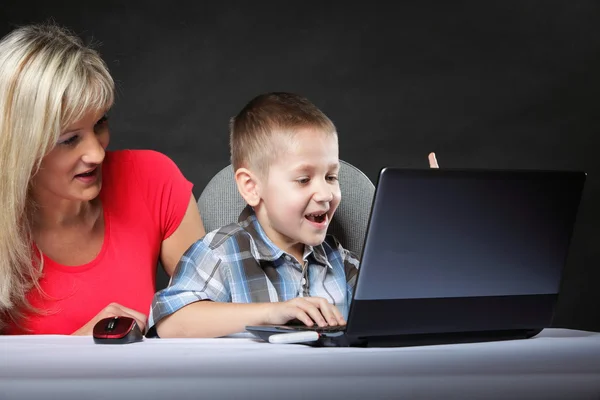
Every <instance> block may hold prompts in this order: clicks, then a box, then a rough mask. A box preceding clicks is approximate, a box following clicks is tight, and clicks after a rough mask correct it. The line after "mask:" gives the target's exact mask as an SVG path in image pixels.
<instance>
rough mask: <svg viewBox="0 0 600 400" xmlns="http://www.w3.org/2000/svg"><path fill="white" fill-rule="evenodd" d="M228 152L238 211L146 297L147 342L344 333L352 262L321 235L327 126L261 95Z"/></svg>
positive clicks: (330, 200) (280, 98)
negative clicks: (318, 330)
mask: <svg viewBox="0 0 600 400" xmlns="http://www.w3.org/2000/svg"><path fill="white" fill-rule="evenodd" d="M230 149H231V162H232V164H233V168H234V171H235V180H236V183H237V187H238V190H239V192H240V194H241V195H242V197H243V198H244V199H245V200H246V203H247V204H248V205H247V206H246V208H245V209H244V211H243V212H242V213H241V215H240V217H239V220H238V223H237V224H230V225H227V226H225V227H223V228H220V229H217V230H215V231H213V232H210V233H208V234H207V235H206V236H205V237H203V238H202V239H200V240H198V241H197V242H196V243H194V244H193V245H192V246H191V247H190V248H189V249H188V250H187V251H186V253H185V254H184V255H183V257H182V259H181V261H180V262H179V264H178V266H177V269H176V271H175V273H174V275H173V277H172V279H171V282H170V284H169V287H167V288H166V289H164V290H162V291H160V292H158V293H157V294H156V295H155V296H154V301H153V304H152V310H151V313H150V319H149V323H148V326H149V327H150V329H149V332H148V334H149V336H153V335H155V334H158V336H160V337H218V336H225V335H228V334H232V333H236V332H241V331H244V328H245V326H248V325H261V324H284V323H286V322H288V321H290V320H292V319H298V320H299V321H301V322H302V323H304V324H306V325H309V326H311V325H314V324H317V325H319V326H326V325H331V326H336V325H345V324H346V321H345V317H346V316H347V314H348V309H349V305H350V301H351V296H352V290H353V287H354V284H355V281H356V274H357V268H358V265H359V261H358V259H357V257H356V256H355V255H354V254H351V253H350V252H349V251H348V250H346V249H344V248H342V246H340V244H339V243H338V242H337V241H336V240H335V238H333V237H332V236H327V235H326V233H327V227H328V226H329V223H330V222H331V218H332V217H333V214H334V213H335V210H336V208H337V206H338V205H339V203H340V200H341V193H340V188H339V183H338V178H337V174H338V170H339V158H338V140H337V132H336V129H335V126H334V124H333V123H332V122H331V120H330V119H329V118H327V116H325V114H324V113H323V112H321V111H320V110H319V109H318V108H317V107H316V106H315V105H313V104H312V103H311V102H309V101H308V100H307V99H305V98H302V97H300V96H297V95H295V94H291V93H267V94H263V95H260V96H258V97H256V98H254V99H253V100H251V101H250V102H249V103H248V104H247V105H246V106H245V107H244V108H243V109H242V110H241V111H240V113H239V114H238V115H237V116H236V117H234V118H233V119H232V120H231V124H230ZM215 206H217V207H218V205H215Z"/></svg>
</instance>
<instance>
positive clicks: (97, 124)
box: [96, 115, 108, 126]
mask: <svg viewBox="0 0 600 400" xmlns="http://www.w3.org/2000/svg"><path fill="white" fill-rule="evenodd" d="M107 121H108V115H104V116H103V117H102V118H100V119H99V120H98V122H96V126H99V125H102V124H104V123H105V122H107Z"/></svg>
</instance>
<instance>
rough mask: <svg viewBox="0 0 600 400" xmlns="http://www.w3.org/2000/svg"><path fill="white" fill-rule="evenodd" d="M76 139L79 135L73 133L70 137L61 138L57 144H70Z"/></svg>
mask: <svg viewBox="0 0 600 400" xmlns="http://www.w3.org/2000/svg"><path fill="white" fill-rule="evenodd" d="M77 139H79V136H77V135H73V136H71V137H70V138H68V139H66V140H63V141H62V142H59V143H58V144H61V145H65V146H72V145H74V144H75V143H76V142H77Z"/></svg>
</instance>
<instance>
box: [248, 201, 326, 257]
mask: <svg viewBox="0 0 600 400" xmlns="http://www.w3.org/2000/svg"><path fill="white" fill-rule="evenodd" d="M238 224H239V225H240V226H241V227H242V228H244V230H245V231H246V232H248V233H249V234H250V236H251V237H252V239H253V242H254V244H255V246H251V247H250V251H251V252H252V255H253V257H254V258H256V259H257V260H265V261H275V260H277V259H278V258H280V257H282V256H285V255H286V254H287V253H285V252H284V251H283V250H281V249H280V248H279V247H277V246H276V245H275V243H273V242H272V241H271V239H269V237H268V236H267V234H266V233H265V231H264V230H263V228H262V226H261V225H260V223H259V222H258V218H256V213H255V212H254V209H253V208H252V207H251V206H249V205H246V207H245V208H244V210H243V211H242V213H241V214H240V216H239V217H238ZM310 256H312V258H313V259H314V261H315V262H316V263H318V264H321V265H324V266H328V267H331V266H330V265H329V262H328V261H327V254H326V253H325V249H324V248H323V245H322V244H320V245H318V246H308V245H305V246H304V256H303V258H304V259H305V260H306V259H308V257H310Z"/></svg>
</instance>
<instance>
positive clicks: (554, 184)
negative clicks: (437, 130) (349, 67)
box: [246, 167, 586, 347]
mask: <svg viewBox="0 0 600 400" xmlns="http://www.w3.org/2000/svg"><path fill="white" fill-rule="evenodd" d="M585 179H586V174H585V173H584V172H580V171H538V170H513V171H506V170H453V169H420V170H413V169H402V168H391V167H388V168H383V169H382V170H381V171H380V173H379V177H378V180H377V186H376V190H375V196H374V198H373V205H372V207H371V214H370V217H369V225H368V228H367V233H366V237H365V242H364V247H363V252H362V257H361V265H360V268H359V272H358V276H357V282H356V286H355V288H354V295H353V300H352V303H351V305H350V309H349V314H348V318H347V325H346V326H344V327H342V328H341V327H330V328H326V329H319V328H316V327H307V326H303V325H301V324H299V325H279V326H273V325H271V326H248V327H246V330H247V331H248V332H251V333H252V334H253V335H255V336H256V337H258V338H260V339H263V340H265V341H271V342H276V341H275V340H272V339H273V338H284V339H285V338H286V337H292V338H293V337H297V338H302V337H304V338H309V339H305V340H307V341H303V343H305V344H308V345H311V346H369V347H388V346H414V345H426V344H447V343H468V342H481V341H493V340H508V339H524V338H530V337H532V336H535V335H537V334H538V333H539V332H541V330H542V329H544V328H547V327H549V326H550V325H551V323H552V318H553V313H554V309H555V304H556V301H557V297H558V294H559V287H560V284H561V274H562V271H563V267H564V265H565V262H566V258H567V252H568V248H569V242H570V238H571V234H572V231H573V226H574V223H575V219H576V215H577V211H578V207H579V203H580V200H581V195H582V190H583V186H584V182H585ZM342 201H343V200H342ZM293 332H316V334H315V333H310V334H308V335H306V334H305V335H302V334H298V335H281V334H284V333H293ZM275 335H278V336H275ZM299 341H301V340H299ZM279 342H281V340H279ZM283 342H285V340H283Z"/></svg>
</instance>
